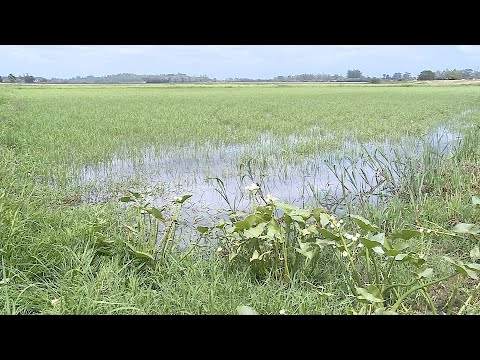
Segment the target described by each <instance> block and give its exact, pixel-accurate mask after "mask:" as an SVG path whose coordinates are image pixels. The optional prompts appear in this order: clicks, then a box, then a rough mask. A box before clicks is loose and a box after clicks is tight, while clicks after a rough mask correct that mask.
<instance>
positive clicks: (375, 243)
mask: <svg viewBox="0 0 480 360" xmlns="http://www.w3.org/2000/svg"><path fill="white" fill-rule="evenodd" d="M359 240H360V242H361V243H362V244H363V245H364V246H365V247H366V248H367V249H372V248H374V247H378V246H380V247H381V246H382V243H380V242H378V241H373V240H369V239H365V238H362V237H361V238H360V239H359Z"/></svg>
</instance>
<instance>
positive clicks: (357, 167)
mask: <svg viewBox="0 0 480 360" xmlns="http://www.w3.org/2000/svg"><path fill="white" fill-rule="evenodd" d="M312 134H313V135H315V133H314V131H312ZM323 136H325V137H327V135H323ZM457 137H458V133H457V132H455V131H452V130H450V129H449V128H447V127H446V126H439V127H437V128H435V129H434V130H433V131H431V132H430V133H428V134H426V135H424V136H423V137H421V138H419V139H415V140H412V139H406V140H404V141H401V142H400V143H389V142H383V143H367V144H358V143H346V144H345V146H344V150H343V151H341V152H340V153H338V154H337V155H333V154H328V153H318V154H313V155H300V154H299V155H296V156H294V157H293V158H291V159H290V160H289V159H288V157H287V156H284V154H285V149H286V148H288V150H289V153H290V154H295V153H294V151H295V146H296V145H297V144H298V143H300V142H301V141H302V139H301V138H299V137H296V136H290V137H289V138H288V139H287V140H283V139H282V140H281V139H276V138H274V137H273V136H272V135H262V136H260V137H259V139H258V140H257V141H256V142H252V143H250V144H243V145H226V146H220V147H218V146H217V147H215V146H213V145H211V144H205V146H204V147H202V148H198V147H197V148H195V147H193V146H185V147H179V148H175V149H156V148H155V147H153V146H151V147H149V148H147V149H145V150H143V151H140V152H139V153H138V154H137V155H136V156H134V157H130V158H125V157H124V158H120V157H114V158H112V159H111V160H110V161H108V162H104V163H101V164H99V165H91V166H87V167H85V168H84V169H83V171H82V172H81V173H79V174H77V176H76V177H75V178H76V183H77V185H81V186H84V187H85V188H86V189H87V191H86V193H85V199H84V200H85V201H88V202H96V201H99V200H102V199H108V198H118V197H119V196H122V195H124V194H125V192H126V191H127V189H132V190H135V191H139V192H142V191H149V192H152V193H153V194H154V195H153V196H151V197H150V199H149V200H150V201H151V202H152V203H153V204H155V205H158V206H161V205H162V204H165V203H166V202H168V201H171V200H172V199H173V197H174V196H177V195H178V196H181V195H184V194H187V193H189V194H193V197H192V198H190V199H189V200H188V201H187V202H186V203H185V206H184V209H185V210H184V212H183V213H184V215H183V218H184V219H186V220H187V221H189V222H194V220H193V219H195V218H196V217H199V216H201V217H203V218H208V217H215V216H217V215H219V214H224V213H225V212H229V211H237V210H245V209H248V208H249V206H250V200H249V197H248V192H247V191H246V190H245V186H247V185H249V184H251V183H252V182H256V183H258V184H259V185H260V187H261V190H262V192H263V194H264V195H267V194H271V195H273V196H275V197H277V198H279V200H280V201H284V202H289V203H292V204H295V205H299V206H317V205H319V204H321V205H323V206H325V207H326V208H327V209H330V210H331V211H339V210H340V211H341V209H342V208H343V207H342V205H344V203H345V200H347V199H348V200H350V201H356V200H359V199H360V200H361V201H369V202H371V203H378V202H380V201H382V198H383V197H384V196H387V195H388V191H389V186H388V184H389V182H388V181H386V177H387V176H386V174H383V173H380V172H379V167H377V166H376V165H375V164H376V163H375V161H372V158H368V157H366V154H367V153H368V154H373V156H375V158H376V159H379V161H380V160H382V163H385V164H386V165H387V166H388V167H390V168H391V171H390V174H389V176H388V177H389V178H390V180H389V181H390V183H391V182H392V180H394V179H395V177H396V175H395V174H397V175H398V173H399V172H401V164H399V163H398V159H399V157H405V156H417V155H419V154H420V153H421V152H422V150H423V149H424V147H425V144H427V143H429V144H430V145H431V146H432V148H434V149H435V150H436V151H438V152H441V153H448V152H450V151H451V150H452V146H454V143H455V142H454V141H453V140H455V138H457ZM320 141H321V139H320ZM379 151H381V154H382V156H380V155H379V154H380V152H379ZM377 152H378V153H377ZM399 154H400V155H399ZM377 164H378V162H377ZM347 173H348V174H350V176H349V175H348V174H347ZM215 178H219V179H221V181H222V182H223V185H224V188H222V186H221V185H220V182H219V181H217V180H216V179H215ZM119 183H120V184H130V185H125V186H123V188H122V187H120V188H121V189H122V191H123V192H122V191H117V192H116V193H114V192H113V191H112V188H113V187H112V184H119ZM342 184H343V186H342ZM116 189H118V187H116ZM225 197H226V198H227V199H228V203H227V201H226V200H225Z"/></svg>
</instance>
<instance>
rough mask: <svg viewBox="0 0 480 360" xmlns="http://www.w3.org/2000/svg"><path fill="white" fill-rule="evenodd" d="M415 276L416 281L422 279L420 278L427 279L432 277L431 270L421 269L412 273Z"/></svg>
mask: <svg viewBox="0 0 480 360" xmlns="http://www.w3.org/2000/svg"><path fill="white" fill-rule="evenodd" d="M414 274H415V275H416V277H417V279H422V278H427V277H430V276H432V275H433V269H432V268H422V269H419V270H418V271H416V272H414Z"/></svg>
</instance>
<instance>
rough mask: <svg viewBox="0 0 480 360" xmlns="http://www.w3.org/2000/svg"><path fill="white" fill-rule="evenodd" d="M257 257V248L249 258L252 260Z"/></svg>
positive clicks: (257, 258) (258, 255)
mask: <svg viewBox="0 0 480 360" xmlns="http://www.w3.org/2000/svg"><path fill="white" fill-rule="evenodd" d="M259 257H260V254H259V253H258V251H257V250H255V251H254V252H253V254H252V257H251V258H250V262H252V261H253V260H259Z"/></svg>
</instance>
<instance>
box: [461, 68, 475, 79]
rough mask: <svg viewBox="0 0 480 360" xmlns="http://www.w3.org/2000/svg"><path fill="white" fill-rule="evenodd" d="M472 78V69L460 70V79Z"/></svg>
mask: <svg viewBox="0 0 480 360" xmlns="http://www.w3.org/2000/svg"><path fill="white" fill-rule="evenodd" d="M472 78H473V70H472V69H464V70H462V79H467V80H470V79H472Z"/></svg>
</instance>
